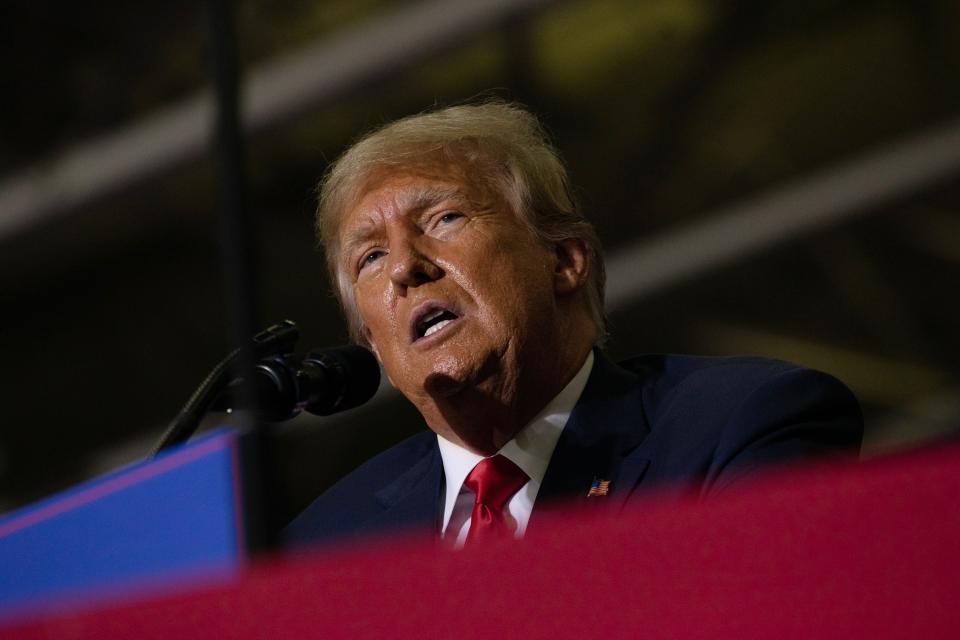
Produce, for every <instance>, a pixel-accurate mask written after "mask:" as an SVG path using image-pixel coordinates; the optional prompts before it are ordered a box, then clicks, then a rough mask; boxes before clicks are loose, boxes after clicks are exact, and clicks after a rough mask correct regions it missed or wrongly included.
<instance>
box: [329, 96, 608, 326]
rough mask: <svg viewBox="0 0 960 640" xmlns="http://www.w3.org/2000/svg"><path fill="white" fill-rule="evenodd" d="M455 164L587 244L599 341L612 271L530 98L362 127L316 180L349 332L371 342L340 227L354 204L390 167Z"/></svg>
mask: <svg viewBox="0 0 960 640" xmlns="http://www.w3.org/2000/svg"><path fill="white" fill-rule="evenodd" d="M431 171H433V172H436V171H441V172H445V173H447V174H448V175H449V174H450V173H451V172H456V173H457V174H458V175H462V176H463V177H464V178H466V179H467V180H469V181H470V183H471V184H472V185H473V186H476V187H479V188H482V189H484V190H486V191H492V192H493V193H495V194H497V195H498V196H499V197H500V198H501V199H502V201H503V202H504V203H505V204H507V205H508V206H509V207H510V208H511V209H512V210H513V212H514V214H515V215H516V216H517V217H518V218H519V219H520V220H521V221H522V222H524V223H525V224H526V225H527V226H528V227H529V229H530V230H531V232H532V233H533V234H534V235H535V236H536V237H538V238H539V239H540V240H541V241H543V242H544V243H546V244H548V245H552V244H553V243H556V242H559V241H561V240H566V239H569V238H577V239H579V240H581V241H582V242H583V243H584V244H585V245H586V247H587V250H588V264H589V266H588V279H587V304H588V306H589V310H590V314H591V316H592V319H593V321H594V325H595V326H596V342H597V343H598V344H600V343H602V341H603V340H604V338H605V336H606V318H605V316H604V312H603V295H604V286H605V280H606V275H605V271H604V266H603V259H602V256H601V253H600V240H599V238H598V237H597V234H596V231H595V230H594V228H593V225H592V224H590V222H589V221H588V220H587V219H586V218H585V217H584V216H583V215H582V213H581V212H580V210H579V209H578V207H577V205H576V202H575V200H574V197H573V194H572V193H571V189H570V184H569V179H568V177H567V170H566V168H565V167H564V165H563V162H562V161H561V159H560V157H559V155H558V153H557V151H556V150H555V149H554V147H553V145H552V144H551V143H550V140H549V137H548V136H547V134H546V132H545V131H544V129H543V126H542V125H541V124H540V122H539V121H538V120H537V118H536V117H535V116H534V115H533V114H531V113H530V112H528V111H527V110H525V109H524V108H523V107H521V106H519V105H516V104H512V103H507V102H503V101H499V100H497V101H487V102H483V103H479V104H465V105H458V106H453V107H447V108H444V109H439V110H435V111H429V112H426V113H421V114H418V115H413V116H408V117H406V118H403V119H400V120H397V121H395V122H392V123H389V124H387V125H385V126H383V127H380V128H378V129H375V130H374V131H372V132H370V133H368V134H366V135H365V136H363V137H361V138H360V139H359V140H358V141H357V142H356V143H354V144H353V146H351V147H350V148H349V149H347V151H346V152H344V153H343V155H341V156H340V158H339V159H338V160H337V161H336V162H335V163H334V164H333V165H332V166H331V167H330V169H329V170H328V171H327V173H326V175H325V176H324V178H323V180H321V182H320V185H319V187H318V193H319V202H318V206H317V221H316V230H317V240H318V242H319V244H321V245H322V246H323V249H324V252H325V254H326V259H327V268H328V270H329V273H330V279H331V282H332V283H333V286H334V290H335V293H336V295H337V297H338V299H339V301H340V304H341V306H342V308H343V311H344V315H345V316H346V319H347V324H348V327H349V329H350V336H351V338H352V339H353V340H355V341H357V342H359V343H364V342H365V340H364V338H363V324H362V319H361V318H360V314H359V311H358V309H357V304H356V301H355V300H354V298H353V293H352V287H351V286H350V280H349V278H348V275H347V274H345V273H343V270H342V269H341V261H340V253H339V245H338V236H339V229H340V223H341V221H342V219H343V216H344V215H345V214H346V213H347V211H348V208H349V207H351V206H353V205H355V204H356V202H357V201H358V200H359V198H360V197H361V196H362V195H363V191H364V189H366V188H368V187H369V184H370V182H371V181H373V180H375V179H377V178H379V177H382V176H384V175H389V174H392V173H418V172H431Z"/></svg>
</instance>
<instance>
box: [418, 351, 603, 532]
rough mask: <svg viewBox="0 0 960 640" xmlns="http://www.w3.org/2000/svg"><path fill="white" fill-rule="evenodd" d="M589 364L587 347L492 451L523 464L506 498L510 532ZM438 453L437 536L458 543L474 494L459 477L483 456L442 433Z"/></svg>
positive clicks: (518, 527)
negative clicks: (541, 403)
mask: <svg viewBox="0 0 960 640" xmlns="http://www.w3.org/2000/svg"><path fill="white" fill-rule="evenodd" d="M592 367H593V352H592V351H591V352H590V353H589V354H588V355H587V359H586V360H584V362H583V365H582V366H581V367H580V370H579V371H578V372H577V374H576V375H575V376H573V378H572V379H571V380H570V382H568V383H567V386H565V387H564V388H563V390H562V391H561V392H560V393H559V394H557V396H556V397H555V398H554V399H553V400H551V401H550V402H549V403H548V404H547V406H546V407H544V409H543V411H541V412H540V413H539V414H537V416H536V417H535V418H534V419H533V420H531V421H530V423H529V424H528V425H527V426H526V427H524V428H523V429H521V430H520V432H519V433H518V434H517V435H516V436H515V437H514V438H513V439H512V440H510V442H508V443H507V444H505V445H503V448H502V449H500V451H498V452H497V453H499V454H500V455H503V456H506V457H507V458H509V459H510V461H511V462H513V463H514V464H515V465H517V466H518V467H520V468H521V469H523V471H524V473H526V474H527V476H528V477H529V478H530V480H529V481H527V483H526V484H525V485H523V487H522V488H521V489H520V490H519V491H518V492H517V493H516V494H514V496H513V497H512V498H511V499H510V501H509V502H508V503H507V509H506V511H507V513H505V514H504V516H506V520H507V525H508V526H509V527H510V528H511V529H512V530H513V531H514V532H515V535H516V537H518V538H520V537H523V534H524V533H525V532H526V530H527V523H528V522H529V521H530V513H531V512H532V511H533V503H534V501H536V499H537V493H538V492H539V491H540V485H541V484H542V483H543V476H544V474H546V472H547V465H548V464H550V458H551V456H553V450H554V448H555V447H556V446H557V440H559V439H560V434H561V433H562V432H563V428H564V427H565V426H566V424H567V420H568V419H569V418H570V412H571V411H573V407H574V406H575V405H576V404H577V401H578V400H579V399H580V394H581V393H583V388H584V387H585V386H586V384H587V378H589V377H590V370H591V368H592ZM437 443H438V444H439V445H440V456H441V457H442V458H443V473H444V476H445V477H446V485H445V488H444V493H443V497H442V501H443V522H442V524H441V528H440V531H441V536H442V537H443V538H444V540H445V541H446V542H449V543H451V544H452V545H453V546H454V547H462V546H463V543H464V542H465V541H466V539H467V532H468V531H469V530H470V515H471V513H472V512H473V502H474V495H473V492H472V491H470V489H468V488H467V487H466V486H464V484H463V482H464V480H466V478H467V476H468V475H469V474H470V471H472V470H473V468H474V467H475V466H476V464H477V463H478V462H480V461H481V460H482V459H483V458H484V456H481V455H479V454H476V453H474V452H472V451H468V450H467V449H464V448H463V447H461V446H459V445H456V444H454V443H452V442H450V441H449V440H447V439H445V438H443V437H442V436H439V435H438V436H437Z"/></svg>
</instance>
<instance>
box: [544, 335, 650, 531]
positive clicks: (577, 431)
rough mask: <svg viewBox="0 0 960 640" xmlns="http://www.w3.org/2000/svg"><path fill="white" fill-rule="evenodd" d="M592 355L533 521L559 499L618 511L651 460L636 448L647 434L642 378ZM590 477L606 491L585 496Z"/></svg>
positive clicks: (554, 454)
mask: <svg viewBox="0 0 960 640" xmlns="http://www.w3.org/2000/svg"><path fill="white" fill-rule="evenodd" d="M594 358H595V361H594V365H593V371H591V372H590V378H589V379H588V380H587V385H586V387H585V388H584V390H583V394H581V396H580V399H579V401H578V402H577V405H576V407H574V410H573V412H572V413H571V414H570V420H569V421H568V422H567V425H566V427H565V428H564V430H563V433H562V434H561V436H560V440H559V441H558V442H557V447H556V449H555V450H554V453H553V457H552V458H551V459H550V465H549V466H548V467H547V473H546V475H545V476H544V479H543V485H542V486H541V488H540V492H539V494H538V495H537V507H536V508H535V509H534V516H533V519H537V518H536V516H537V515H538V514H539V513H541V512H543V511H550V504H551V503H557V502H560V501H562V502H563V504H571V503H572V504H576V503H580V502H584V501H586V502H590V503H593V504H595V505H597V506H600V507H604V508H608V509H619V508H620V507H621V506H622V505H623V503H624V502H625V501H626V500H627V498H628V497H629V496H630V494H631V492H632V491H633V489H634V488H635V487H636V485H637V484H638V483H639V482H640V481H641V480H642V479H643V475H644V472H645V471H646V469H647V467H648V466H649V464H650V461H649V458H647V457H646V456H645V455H643V452H642V451H641V449H640V447H639V445H640V443H642V442H643V440H644V439H645V438H646V436H647V434H648V433H649V432H650V427H649V424H648V423H647V419H646V416H645V413H644V411H643V401H642V396H643V383H644V380H643V376H641V375H638V374H636V373H633V372H630V371H627V370H625V369H622V368H620V367H618V366H617V365H615V364H614V363H613V362H611V361H610V360H608V359H607V358H606V357H605V356H604V355H603V353H601V352H600V351H599V350H597V351H595V352H594ZM594 480H609V481H610V485H609V494H608V495H606V496H602V497H590V498H588V497H587V493H588V492H589V490H590V487H591V485H592V483H593V481H594ZM541 501H543V502H541Z"/></svg>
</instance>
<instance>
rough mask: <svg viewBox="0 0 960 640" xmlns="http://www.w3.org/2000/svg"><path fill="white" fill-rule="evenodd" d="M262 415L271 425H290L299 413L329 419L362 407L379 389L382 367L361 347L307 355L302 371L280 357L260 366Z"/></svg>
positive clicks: (257, 386)
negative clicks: (280, 422)
mask: <svg viewBox="0 0 960 640" xmlns="http://www.w3.org/2000/svg"><path fill="white" fill-rule="evenodd" d="M255 371H256V378H255V380H254V382H255V384H256V388H257V396H258V400H259V405H260V406H259V409H260V415H261V417H262V418H263V419H265V420H269V421H272V422H279V421H281V420H289V419H290V418H293V417H294V416H296V415H297V414H299V413H300V411H301V410H306V411H308V412H310V413H312V414H315V415H318V416H328V415H331V414H334V413H338V412H340V411H346V410H347V409H352V408H353V407H358V406H360V405H361V404H363V403H364V402H366V401H367V400H369V399H370V398H372V397H373V394H374V393H376V391H377V388H378V387H379V386H380V365H379V364H378V363H377V359H376V358H375V357H374V355H373V354H372V353H371V352H370V351H368V350H367V349H364V348H363V347H359V346H357V345H344V346H341V347H333V348H329V349H315V350H313V351H311V352H309V353H308V354H307V355H306V357H305V358H304V359H303V361H302V362H301V363H300V366H299V367H294V366H293V365H292V364H291V363H290V362H289V360H288V359H287V358H286V357H284V356H282V355H274V356H269V357H267V358H263V359H262V360H260V361H259V362H258V363H257V366H256V369H255Z"/></svg>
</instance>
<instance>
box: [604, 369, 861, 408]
mask: <svg viewBox="0 0 960 640" xmlns="http://www.w3.org/2000/svg"><path fill="white" fill-rule="evenodd" d="M618 364H619V365H620V366H621V367H623V368H625V369H628V370H630V371H632V372H634V373H636V374H637V375H639V376H641V377H642V378H643V379H644V380H645V384H644V405H645V407H646V410H647V411H648V412H649V413H650V415H651V417H654V418H655V417H656V416H657V415H662V414H664V413H666V412H669V413H674V412H677V411H679V412H681V413H684V414H687V413H689V412H691V411H695V410H697V409H698V408H709V411H710V413H711V414H713V415H714V416H716V417H720V416H722V415H724V414H726V413H729V412H733V411H735V410H736V409H737V408H738V407H740V406H741V405H742V404H743V403H744V402H745V401H746V400H748V399H749V398H751V397H752V396H754V394H756V393H757V392H761V393H762V394H763V395H765V394H766V391H770V390H781V391H780V392H784V391H788V390H789V391H790V392H791V393H798V392H801V391H802V390H804V389H813V388H817V389H822V390H826V391H828V392H829V393H831V394H835V395H840V396H845V397H849V399H850V400H851V401H852V402H853V403H856V401H855V400H854V399H853V396H852V394H851V393H850V391H849V390H848V389H847V388H846V386H845V385H844V384H843V383H842V382H840V381H839V380H837V379H836V378H834V377H833V376H831V375H829V374H826V373H823V372H821V371H816V370H814V369H809V368H806V367H803V366H800V365H797V364H794V363H791V362H786V361H784V360H777V359H773V358H761V357H753V356H735V357H709V356H691V355H673V354H667V355H664V354H656V355H644V356H639V357H636V358H632V359H629V360H626V361H624V362H621V363H618ZM778 395H779V394H778Z"/></svg>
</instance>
